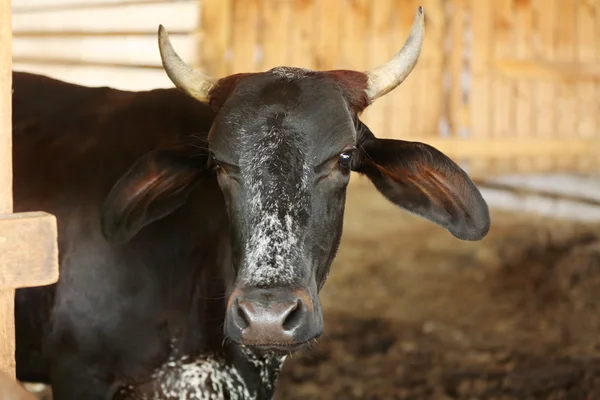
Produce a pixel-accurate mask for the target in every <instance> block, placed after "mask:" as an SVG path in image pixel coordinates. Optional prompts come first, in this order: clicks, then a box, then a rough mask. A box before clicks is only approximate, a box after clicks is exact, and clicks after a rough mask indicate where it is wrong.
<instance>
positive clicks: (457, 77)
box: [446, 0, 470, 136]
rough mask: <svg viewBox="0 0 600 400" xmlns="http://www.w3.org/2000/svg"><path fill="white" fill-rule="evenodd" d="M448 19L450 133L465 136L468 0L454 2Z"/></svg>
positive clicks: (467, 116)
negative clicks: (464, 80) (464, 82)
mask: <svg viewBox="0 0 600 400" xmlns="http://www.w3.org/2000/svg"><path fill="white" fill-rule="evenodd" d="M450 6H451V9H450V10H449V12H450V15H449V18H448V32H449V35H448V37H449V40H450V44H449V49H447V50H446V51H447V52H448V53H449V54H448V56H449V58H450V59H449V67H450V70H449V71H448V74H449V78H448V79H449V82H448V83H447V85H449V88H448V89H449V92H450V94H449V100H448V101H449V111H448V118H449V133H450V134H451V135H452V136H464V135H465V132H466V130H467V127H468V121H469V119H470V117H469V107H468V106H467V104H468V103H467V102H466V101H465V100H466V99H465V88H464V85H463V76H464V73H465V68H466V58H465V29H466V27H467V20H466V16H467V0H452V1H451V3H450Z"/></svg>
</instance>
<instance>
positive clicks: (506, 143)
mask: <svg viewBox="0 0 600 400" xmlns="http://www.w3.org/2000/svg"><path fill="white" fill-rule="evenodd" d="M423 143H427V144H429V145H431V146H433V147H435V148H437V149H438V150H440V151H442V152H444V153H446V154H448V155H449V156H450V157H459V158H466V159H470V160H488V159H490V158H498V159H515V158H518V157H539V156H544V157H557V156H561V157H562V156H565V157H580V156H592V155H597V154H600V141H598V140H597V139H579V138H551V139H540V138H535V137H529V138H518V137H498V138H485V137H479V138H464V139H463V138H458V139H456V138H447V139H442V138H440V139H434V138H431V139H430V138H426V139H425V140H423ZM507 149H510V151H508V150H507Z"/></svg>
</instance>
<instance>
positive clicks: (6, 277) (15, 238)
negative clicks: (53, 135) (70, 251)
mask: <svg viewBox="0 0 600 400" xmlns="http://www.w3.org/2000/svg"><path fill="white" fill-rule="evenodd" d="M11 103H12V23H11V2H10V0H0V373H1V372H4V373H6V374H7V377H8V378H9V379H14V378H15V325H14V321H15V314H14V296H15V288H18V287H24V286H38V285H45V284H50V283H53V282H56V280H57V279H58V254H57V253H58V250H57V244H56V243H57V235H56V218H55V217H53V216H52V215H49V214H46V213H22V214H12V209H13V201H12V126H11V119H12V106H11ZM2 398H4V397H2Z"/></svg>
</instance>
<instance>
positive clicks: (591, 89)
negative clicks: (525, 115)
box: [575, 0, 600, 169]
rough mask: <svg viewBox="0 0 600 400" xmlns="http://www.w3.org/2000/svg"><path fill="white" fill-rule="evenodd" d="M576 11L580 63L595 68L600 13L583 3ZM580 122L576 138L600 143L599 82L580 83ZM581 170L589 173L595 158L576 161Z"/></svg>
mask: <svg viewBox="0 0 600 400" xmlns="http://www.w3.org/2000/svg"><path fill="white" fill-rule="evenodd" d="M576 6H577V8H576V21H577V23H576V36H577V42H576V43H577V46H576V50H577V62H578V63H582V64H584V65H585V64H587V65H589V64H595V61H596V48H595V46H596V40H597V38H596V37H595V35H594V34H595V30H596V13H597V12H600V9H599V8H598V6H597V2H594V1H584V0H579V1H578V2H577V5H576ZM599 71H600V69H599ZM576 88H577V97H578V99H577V101H578V104H577V122H576V132H575V134H576V135H577V136H579V137H584V138H592V137H594V136H596V138H597V139H598V140H600V135H598V133H599V129H600V126H597V125H596V119H595V113H594V112H595V108H596V106H595V103H596V101H597V99H596V82H594V81H587V82H579V83H577V86H576ZM576 163H577V165H578V167H579V168H581V169H586V168H588V167H589V166H591V165H593V164H594V163H595V160H594V159H593V158H591V157H580V158H578V159H577V160H576Z"/></svg>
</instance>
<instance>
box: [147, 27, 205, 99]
mask: <svg viewBox="0 0 600 400" xmlns="http://www.w3.org/2000/svg"><path fill="white" fill-rule="evenodd" d="M158 48H159V50H160V58H161V59H162V64H163V67H164V68H165V71H166V72H167V75H168V76H169V79H171V81H172V82H173V83H174V84H175V86H177V87H178V88H180V89H182V90H183V91H185V92H186V93H187V94H189V95H190V96H192V97H194V98H196V99H198V100H200V101H203V102H207V101H208V94H209V92H210V89H211V88H212V87H213V86H214V84H215V82H216V81H217V80H216V79H215V78H212V77H210V76H207V75H204V74H203V73H201V72H200V71H196V70H194V69H192V68H191V67H190V66H188V65H187V64H186V63H184V62H183V60H181V58H180V57H179V55H177V53H176V52H175V49H173V45H172V44H171V40H170V39H169V34H168V33H167V30H166V29H165V28H164V27H163V26H162V25H160V26H159V27H158Z"/></svg>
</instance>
